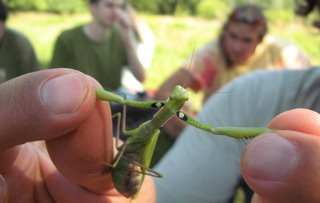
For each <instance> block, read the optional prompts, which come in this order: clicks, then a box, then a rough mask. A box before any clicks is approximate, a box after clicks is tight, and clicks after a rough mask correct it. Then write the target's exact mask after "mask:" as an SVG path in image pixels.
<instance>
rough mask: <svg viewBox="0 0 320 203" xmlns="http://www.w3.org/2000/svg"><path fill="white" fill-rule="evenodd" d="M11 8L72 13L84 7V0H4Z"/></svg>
mask: <svg viewBox="0 0 320 203" xmlns="http://www.w3.org/2000/svg"><path fill="white" fill-rule="evenodd" d="M6 3H7V5H8V7H9V8H10V9H11V10H22V11H46V12H53V13H74V12H80V11H83V10H85V9H86V1H85V0H67V1H61V0H6Z"/></svg>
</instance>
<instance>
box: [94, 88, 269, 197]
mask: <svg viewBox="0 0 320 203" xmlns="http://www.w3.org/2000/svg"><path fill="white" fill-rule="evenodd" d="M96 94H97V98H98V99H100V100H105V101H109V102H115V103H119V104H122V105H128V106H132V107H137V108H158V109H159V110H158V111H157V112H156V113H155V114H154V116H153V118H152V119H151V120H148V121H146V122H144V123H142V124H141V125H140V126H139V127H137V128H135V129H131V130H124V129H123V131H124V132H123V133H124V135H125V136H127V140H126V141H124V143H123V144H122V145H121V146H119V147H118V146H117V148H118V150H119V152H118V154H117V155H116V157H115V160H114V161H113V163H112V164H111V165H106V170H109V169H111V174H112V179H113V182H114V186H115V188H116V189H117V190H118V192H120V193H121V194H122V195H124V196H125V197H128V198H134V197H135V196H136V194H137V193H138V192H139V190H140V188H141V185H142V183H143V180H144V177H145V175H151V176H154V177H161V175H160V174H159V173H158V172H156V171H153V170H152V169H150V168H149V167H150V163H151V160H152V156H153V153H154V149H155V146H156V143H157V139H158V136H159V133H160V130H159V129H160V128H161V127H162V126H163V125H164V124H165V123H166V122H167V121H168V120H169V119H170V118H171V117H173V116H177V117H178V118H179V119H181V120H183V121H184V122H186V123H187V124H189V125H191V126H194V127H196V128H199V129H201V130H204V131H207V132H209V133H212V134H216V135H225V136H229V137H233V138H238V139H241V138H252V137H255V136H257V135H259V134H261V133H264V132H266V131H270V129H268V128H239V127H216V128H215V127H212V126H209V125H206V124H202V123H200V122H198V121H197V120H195V119H193V118H191V117H189V116H187V115H186V114H185V113H183V112H182V111H180V109H181V108H182V107H183V105H184V103H185V102H186V101H187V100H188V92H187V91H186V90H185V89H184V88H183V87H181V86H179V85H178V86H176V87H175V88H174V89H173V91H172V93H171V95H170V96H169V98H168V99H167V100H166V101H135V100H126V99H125V98H123V97H121V96H119V95H117V94H114V93H112V92H109V91H106V90H104V89H97V91H96ZM123 127H124V126H123Z"/></svg>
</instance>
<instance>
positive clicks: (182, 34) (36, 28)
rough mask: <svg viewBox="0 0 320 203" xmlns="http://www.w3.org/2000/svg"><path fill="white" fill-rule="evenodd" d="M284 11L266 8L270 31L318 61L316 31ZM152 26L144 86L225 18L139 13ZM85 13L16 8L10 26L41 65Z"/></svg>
mask: <svg viewBox="0 0 320 203" xmlns="http://www.w3.org/2000/svg"><path fill="white" fill-rule="evenodd" d="M288 12H289V11H287V12H285V11H283V12H279V11H276V12H273V11H268V12H267V16H268V18H269V19H270V21H271V22H270V26H269V27H270V32H271V33H272V34H275V35H277V36H280V37H282V38H285V39H287V40H289V41H291V42H293V43H295V44H297V45H298V46H299V47H301V48H302V49H303V50H304V51H305V52H306V53H307V54H308V55H309V56H310V57H311V59H312V62H313V63H314V64H319V63H320V48H319V47H320V35H319V33H318V31H316V30H315V29H314V28H311V27H310V26H307V25H305V23H304V22H303V21H302V20H301V19H298V18H296V17H294V16H292V14H290V13H288ZM140 18H141V19H143V20H144V21H146V22H147V23H148V24H149V26H150V28H151V29H152V30H153V32H154V35H155V38H156V49H155V54H154V58H153V62H152V65H151V67H150V68H149V69H148V72H147V81H146V83H145V87H146V89H156V88H157V87H159V85H161V83H163V82H164V80H165V79H166V78H167V77H169V76H170V75H171V74H172V73H173V72H174V71H175V70H177V68H179V66H180V65H181V64H182V63H183V62H184V60H185V59H186V58H187V57H188V56H190V55H191V54H192V53H193V52H194V51H195V50H196V49H197V48H199V47H201V45H203V44H204V43H205V42H207V41H209V40H211V39H212V38H215V37H217V36H218V33H219V30H220V27H221V25H222V22H223V20H224V19H220V20H219V19H216V20H208V19H202V18H196V17H188V16H179V17H172V16H158V15H150V14H141V15H140ZM89 20H90V16H89V15H88V13H82V14H64V15H61V14H60V15H57V14H48V13H33V12H19V13H13V14H12V15H11V17H10V19H9V26H10V27H13V28H15V29H17V30H20V31H21V32H23V33H25V34H26V35H27V36H28V37H29V38H30V40H31V42H32V43H33V45H34V47H35V49H36V52H37V54H38V57H39V60H40V62H41V64H42V67H44V68H45V67H46V66H47V64H48V63H49V61H50V58H51V54H52V48H53V44H54V41H55V39H56V37H57V35H58V34H59V33H60V32H61V31H62V30H64V29H67V28H70V27H73V26H75V25H78V24H82V23H85V22H88V21H89ZM191 98H192V103H193V104H194V106H195V108H196V109H199V108H200V106H201V102H200V100H201V99H200V98H201V95H198V94H192V95H191Z"/></svg>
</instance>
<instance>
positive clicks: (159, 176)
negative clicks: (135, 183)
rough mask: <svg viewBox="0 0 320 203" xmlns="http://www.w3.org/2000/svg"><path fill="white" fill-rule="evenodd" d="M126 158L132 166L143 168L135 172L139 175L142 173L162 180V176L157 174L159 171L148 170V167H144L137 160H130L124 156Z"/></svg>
mask: <svg viewBox="0 0 320 203" xmlns="http://www.w3.org/2000/svg"><path fill="white" fill-rule="evenodd" d="M124 158H125V159H126V160H127V161H131V163H132V164H134V165H137V166H139V167H140V168H141V170H136V171H135V172H137V173H141V174H143V175H148V176H152V177H155V178H161V177H162V175H161V174H160V173H159V172H157V171H154V170H152V169H151V168H148V167H146V166H144V165H143V164H141V163H139V162H138V161H135V160H133V161H132V160H129V159H128V158H127V157H125V156H124Z"/></svg>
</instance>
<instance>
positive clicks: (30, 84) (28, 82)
mask: <svg viewBox="0 0 320 203" xmlns="http://www.w3.org/2000/svg"><path fill="white" fill-rule="evenodd" d="M96 87H97V83H96V82H95V81H94V80H93V79H92V78H89V77H88V76H86V75H84V74H82V73H80V72H77V71H74V70H69V69H50V70H45V71H39V72H34V73H31V74H27V75H24V76H22V77H19V78H16V79H14V80H11V81H8V82H5V83H3V84H1V85H0V109H1V111H0V123H1V125H0V173H1V174H2V175H3V177H4V179H5V182H6V184H5V182H4V181H0V198H1V199H0V202H4V201H5V200H4V199H5V195H4V194H3V191H5V189H6V185H7V186H8V195H9V200H10V203H11V202H12V203H15V202H24V203H25V202H59V203H69V202H70V203H74V202H77V203H81V202H85V203H90V202H94V203H96V202H110V203H114V202H129V201H130V200H128V199H125V198H124V197H122V196H121V195H120V194H119V193H118V192H117V191H116V190H115V189H114V187H113V184H112V180H111V175H110V173H106V172H105V170H104V163H111V162H112V160H113V146H112V128H111V113H110V109H109V107H108V105H106V103H105V102H100V101H97V100H96V97H95V89H96ZM34 141H37V142H34ZM40 141H45V143H46V145H44V142H40ZM49 155H50V156H49ZM0 180H1V179H0ZM146 194H148V195H149V196H148V197H147V195H146ZM154 196H155V195H154V189H153V183H152V181H151V179H150V178H147V179H146V181H145V182H144V184H143V187H142V191H141V193H140V195H138V197H137V199H135V201H137V202H153V201H155V200H154V198H155V197H154ZM149 197H150V198H151V199H148V198H149ZM133 202H134V201H133Z"/></svg>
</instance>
